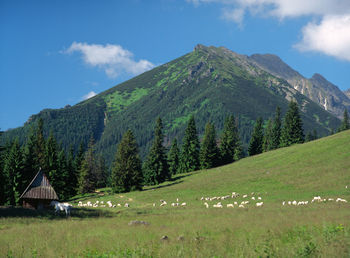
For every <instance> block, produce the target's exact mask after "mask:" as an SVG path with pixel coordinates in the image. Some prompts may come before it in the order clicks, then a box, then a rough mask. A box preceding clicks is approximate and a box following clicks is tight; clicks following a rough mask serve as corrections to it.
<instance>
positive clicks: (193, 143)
mask: <svg viewBox="0 0 350 258" xmlns="http://www.w3.org/2000/svg"><path fill="white" fill-rule="evenodd" d="M199 150H200V146H199V140H198V136H197V129H196V123H195V120H194V116H193V115H192V116H191V118H190V120H189V121H188V124H187V128H186V130H185V136H184V140H183V144H182V151H181V155H180V172H181V173H186V172H191V171H194V170H198V169H199V165H200V164H199Z"/></svg>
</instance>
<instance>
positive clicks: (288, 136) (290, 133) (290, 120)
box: [280, 101, 304, 147]
mask: <svg viewBox="0 0 350 258" xmlns="http://www.w3.org/2000/svg"><path fill="white" fill-rule="evenodd" d="M303 142H304V132H303V122H302V120H301V117H300V114H299V108H298V104H297V103H296V102H294V101H291V102H290V103H289V107H288V111H287V113H286V115H285V117H284V123H283V127H282V131H281V143H280V145H281V147H287V146H290V145H292V144H295V143H303Z"/></svg>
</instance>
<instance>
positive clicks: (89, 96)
mask: <svg viewBox="0 0 350 258" xmlns="http://www.w3.org/2000/svg"><path fill="white" fill-rule="evenodd" d="M96 95H97V93H96V92H94V91H90V92H89V93H88V94H86V95H84V96H83V97H82V98H81V99H82V100H87V99H89V98H92V97H94V96H96Z"/></svg>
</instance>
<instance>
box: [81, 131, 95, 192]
mask: <svg viewBox="0 0 350 258" xmlns="http://www.w3.org/2000/svg"><path fill="white" fill-rule="evenodd" d="M95 189H96V163H95V146H94V139H93V137H91V138H90V141H89V145H88V149H87V151H86V153H85V155H84V159H83V161H82V163H81V166H80V171H79V181H78V193H79V194H84V193H91V192H93V191H95Z"/></svg>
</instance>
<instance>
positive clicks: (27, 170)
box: [21, 127, 40, 192]
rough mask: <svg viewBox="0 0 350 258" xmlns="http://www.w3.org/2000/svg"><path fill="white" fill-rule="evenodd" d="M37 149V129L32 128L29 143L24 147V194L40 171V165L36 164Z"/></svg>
mask: <svg viewBox="0 0 350 258" xmlns="http://www.w3.org/2000/svg"><path fill="white" fill-rule="evenodd" d="M35 148H36V136H35V128H34V127H31V129H30V132H29V134H28V137H27V142H26V144H25V146H24V151H23V170H22V178H23V185H22V188H21V191H22V192H23V191H24V190H25V188H26V187H27V186H28V184H29V183H30V182H31V181H32V180H33V178H34V176H35V175H36V173H37V172H38V171H39V167H40V166H39V164H37V162H36V160H37V159H36V157H35V151H34V150H35Z"/></svg>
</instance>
